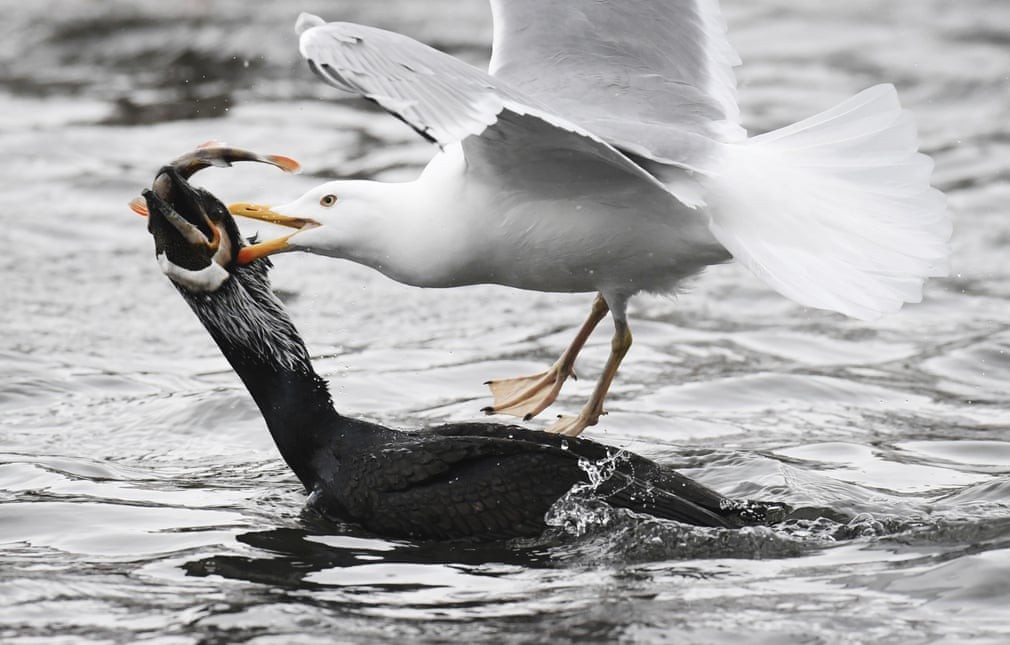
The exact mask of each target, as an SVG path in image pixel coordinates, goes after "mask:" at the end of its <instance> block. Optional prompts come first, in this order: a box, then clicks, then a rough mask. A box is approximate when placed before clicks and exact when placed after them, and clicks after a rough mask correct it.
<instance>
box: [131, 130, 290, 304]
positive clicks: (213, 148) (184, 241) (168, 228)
mask: <svg viewBox="0 0 1010 645" xmlns="http://www.w3.org/2000/svg"><path fill="white" fill-rule="evenodd" d="M234 161H258V162H262V163H269V164H271V165H274V166H277V167H279V168H281V169H282V170H285V171H286V172H297V171H298V164H297V163H296V162H295V161H293V160H291V159H288V158H287V157H279V156H275V155H259V154H256V153H252V152H248V151H245V150H240V149H237V148H228V147H226V146H222V145H220V144H215V143H211V144H206V145H204V146H201V147H199V148H197V149H196V150H194V151H193V152H190V153H187V154H185V155H183V156H182V157H179V158H178V159H176V160H175V161H173V162H172V163H171V164H169V165H167V166H165V167H164V168H162V169H161V170H160V171H158V175H157V177H155V179H154V183H153V184H152V186H151V189H150V190H145V191H144V192H143V200H139V199H138V200H134V201H133V202H131V207H132V208H133V210H134V211H136V212H137V213H139V214H141V215H147V216H148V217H149V219H148V227H147V228H148V231H150V233H151V235H152V236H153V237H154V250H155V255H156V256H157V258H158V263H159V265H160V266H161V269H162V271H164V273H165V275H167V276H168V277H169V278H170V279H171V280H172V281H173V282H175V283H176V284H177V285H179V286H180V287H183V288H185V289H186V290H188V291H191V292H204V293H207V292H211V291H216V290H217V289H218V288H219V287H220V286H221V285H222V284H224V282H225V280H227V279H228V277H229V275H231V271H232V270H233V269H234V268H235V267H236V266H237V265H236V259H237V256H238V252H239V250H240V249H241V248H242V247H243V246H244V245H245V242H244V241H243V239H242V237H241V235H240V234H239V230H238V226H236V224H235V220H234V219H232V216H231V213H229V212H228V209H227V207H225V205H224V204H222V203H221V202H220V201H219V200H218V199H217V198H216V197H214V195H212V194H210V193H209V192H207V191H206V190H204V189H202V188H197V187H195V186H192V185H191V184H190V183H189V181H188V179H189V177H190V176H191V175H193V173H195V172H197V171H198V170H200V169H202V168H207V167H209V166H230V165H231V163H232V162H234Z"/></svg>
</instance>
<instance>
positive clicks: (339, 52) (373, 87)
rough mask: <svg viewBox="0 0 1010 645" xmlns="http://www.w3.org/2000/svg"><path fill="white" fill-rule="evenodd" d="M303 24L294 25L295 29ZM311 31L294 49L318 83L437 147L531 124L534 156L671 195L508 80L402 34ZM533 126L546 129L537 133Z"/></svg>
mask: <svg viewBox="0 0 1010 645" xmlns="http://www.w3.org/2000/svg"><path fill="white" fill-rule="evenodd" d="M303 22H304V19H300V21H299V24H302V23H303ZM312 24H313V25H316V26H312V27H309V28H307V29H305V30H304V31H303V32H302V33H301V37H300V40H299V48H300V51H301V53H302V56H304V57H305V58H306V60H307V61H308V63H309V66H310V67H311V68H312V69H313V70H314V71H315V72H316V73H317V74H318V75H319V76H320V77H321V78H323V80H325V81H326V82H328V83H329V84H331V85H333V86H334V87H336V88H338V89H340V90H343V91H346V92H351V93H354V94H357V95H360V96H362V97H364V98H366V99H368V100H371V101H374V102H375V103H377V104H378V105H380V106H381V107H382V108H384V109H385V110H386V111H388V112H390V113H391V114H393V115H394V116H396V117H397V118H399V119H400V120H402V121H404V122H405V123H407V124H408V125H410V126H411V127H412V128H413V129H414V130H416V131H417V132H418V133H419V134H421V136H423V137H425V138H427V139H429V140H430V141H433V142H435V143H438V144H439V145H440V146H442V147H445V146H448V145H451V144H454V143H457V142H460V141H462V140H464V139H467V138H468V137H471V136H474V135H477V136H480V135H482V134H484V133H485V131H486V130H487V129H488V127H489V126H492V125H496V126H498V135H501V134H502V132H501V130H502V129H503V128H514V131H513V132H512V134H514V135H515V136H514V137H509V136H504V137H502V136H497V137H494V138H493V139H492V141H497V142H501V141H507V140H508V139H510V138H511V139H514V140H521V139H523V138H524V137H523V135H524V134H525V132H524V130H525V129H526V128H527V127H529V126H530V124H531V123H535V124H536V125H537V127H538V128H539V130H540V136H541V137H543V138H542V139H541V140H540V142H539V145H538V149H539V150H541V151H542V150H543V149H545V148H549V149H551V150H555V151H559V150H560V151H568V152H570V153H572V154H574V155H577V156H581V157H589V158H591V159H594V160H595V161H597V162H602V163H605V164H608V165H609V166H610V167H611V168H613V169H614V170H616V171H619V172H621V173H624V174H625V175H629V176H632V177H634V178H636V179H637V180H639V181H641V182H644V183H646V184H649V185H651V186H652V187H653V188H658V189H660V190H662V191H663V192H664V193H665V194H667V195H669V194H671V193H670V191H669V189H668V188H667V187H666V186H665V185H664V184H662V183H661V182H660V181H659V180H657V179H656V178H655V177H654V176H652V175H651V174H649V173H648V172H646V171H645V170H644V169H643V168H642V167H641V166H639V165H637V164H636V163H635V162H633V161H632V160H631V159H629V158H628V157H627V156H626V155H625V154H623V153H622V152H620V151H619V150H617V149H616V148H615V147H614V146H612V145H610V144H609V143H607V142H606V141H605V140H604V139H602V138H601V137H599V136H597V135H596V134H594V133H592V132H590V131H588V130H586V129H584V128H582V127H581V126H579V125H577V124H575V123H573V122H571V121H569V120H567V119H565V118H562V117H560V116H558V115H557V114H555V113H553V112H552V111H551V110H549V109H547V108H546V107H544V105H542V103H541V102H540V101H538V100H536V99H533V98H530V97H529V96H527V95H526V94H525V93H523V92H522V91H521V90H518V89H516V88H514V87H512V86H511V85H510V84H509V82H508V81H505V80H502V79H497V78H494V77H492V76H490V75H489V74H487V73H486V72H484V71H482V70H479V69H477V68H475V67H473V66H471V65H468V64H466V63H464V62H462V61H460V60H458V59H456V58H454V57H452V56H449V55H448V54H444V53H442V52H440V51H437V50H435V49H432V48H431V47H428V46H427V45H424V44H422V43H419V42H417V41H415V40H413V39H411V38H408V37H407V36H404V35H402V34H397V33H393V32H389V31H385V30H382V29H377V28H374V27H367V26H364V25H357V24H353V23H340V22H334V23H324V24H319V23H317V22H315V21H312ZM503 113H510V114H512V115H513V116H515V117H521V118H509V119H506V120H505V122H506V123H507V125H506V124H504V123H502V119H501V118H500V117H501V116H502V114H503ZM540 123H544V124H547V126H548V127H547V128H546V129H544V128H540V126H539V124H540ZM506 134H508V133H506ZM528 138H529V137H525V139H526V140H528ZM485 143H489V142H485ZM465 150H466V154H467V160H468V161H474V162H478V163H479V162H482V161H484V162H487V163H486V165H502V164H514V165H521V164H523V163H524V162H526V161H530V162H532V161H535V159H530V156H532V155H534V154H535V153H534V152H529V151H524V150H523V149H521V147H519V146H514V145H512V146H510V145H508V144H501V145H477V146H467V147H465ZM481 155H483V156H484V157H482V158H480V156H481ZM524 155H525V157H524ZM475 156H476V157H478V158H474V157H475Z"/></svg>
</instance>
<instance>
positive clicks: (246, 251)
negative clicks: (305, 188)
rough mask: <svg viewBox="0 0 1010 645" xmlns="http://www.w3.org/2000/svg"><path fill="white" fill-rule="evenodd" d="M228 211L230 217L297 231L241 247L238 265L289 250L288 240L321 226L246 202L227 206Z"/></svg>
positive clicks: (307, 219)
mask: <svg viewBox="0 0 1010 645" xmlns="http://www.w3.org/2000/svg"><path fill="white" fill-rule="evenodd" d="M228 211H229V212H230V213H231V214H232V215H237V216H239V217H247V218H249V219H258V220H260V221H261V222H269V223H271V224H277V225H279V226H287V227H288V228H296V229H298V230H297V231H295V232H294V233H291V234H289V235H284V236H282V237H278V238H274V239H272V240H267V241H266V242H259V243H257V244H251V245H249V246H245V247H242V249H241V250H240V251H239V252H238V260H237V261H238V263H239V264H249V263H250V262H253V261H255V260H258V259H260V258H263V257H266V256H268V255H273V254H274V253H281V252H283V251H287V250H289V248H290V245H289V244H288V240H289V239H291V238H292V237H294V236H295V235H297V234H298V233H301V232H302V231H306V230H308V229H310V228H315V227H317V226H321V224H320V223H319V222H317V221H316V220H314V219H309V218H303V217H290V216H288V215H281V214H280V213H275V212H274V211H273V210H271V209H270V207H269V206H263V205H261V204H250V203H247V202H239V203H236V204H229V205H228Z"/></svg>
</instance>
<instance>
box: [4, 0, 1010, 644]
mask: <svg viewBox="0 0 1010 645" xmlns="http://www.w3.org/2000/svg"><path fill="white" fill-rule="evenodd" d="M723 5H724V12H725V14H726V17H727V20H728V22H729V25H730V28H731V40H732V42H733V44H734V45H735V46H736V48H737V49H738V51H739V52H740V54H741V55H742V57H743V58H744V61H745V65H744V67H742V68H741V69H740V70H739V78H740V82H741V89H740V103H741V106H742V111H743V114H744V119H745V124H746V125H747V127H748V128H749V129H750V130H751V131H752V132H759V131H763V130H766V129H770V128H773V127H777V126H780V125H783V124H786V123H788V122H791V121H794V120H797V119H799V118H802V117H804V116H807V115H809V114H812V113H814V112H816V111H819V110H821V109H824V108H827V107H829V106H831V105H833V104H834V103H836V102H838V101H841V100H842V99H844V98H846V97H848V96H849V95H851V94H854V93H855V92H857V91H859V90H861V89H863V88H864V87H867V86H870V85H873V84H876V83H880V82H887V81H891V82H894V83H895V84H896V85H897V87H898V89H899V92H900V94H901V97H902V100H903V102H904V104H905V105H906V106H907V107H909V108H910V109H912V110H914V111H915V113H916V115H917V117H918V123H919V127H920V131H921V136H922V142H923V147H924V149H925V151H927V152H928V153H929V154H931V155H933V156H934V158H935V159H936V164H937V165H936V172H935V175H934V177H935V183H936V185H937V186H939V187H940V188H942V189H943V190H945V191H946V192H947V194H948V195H949V203H950V208H951V212H952V214H953V218H954V221H955V226H956V232H955V235H954V239H953V251H954V256H953V266H954V272H953V274H952V275H951V276H950V277H949V278H946V279H941V280H935V281H933V282H931V283H930V284H929V287H928V289H927V295H926V299H925V301H924V302H923V303H922V304H921V305H912V306H908V307H906V308H905V309H904V310H903V311H902V312H901V313H899V314H897V315H893V316H890V317H887V318H885V319H883V320H880V321H878V322H872V323H864V322H858V321H853V320H847V319H843V318H842V317H840V316H837V315H833V314H828V313H824V312H819V311H813V310H807V309H803V308H801V307H799V306H797V305H794V304H792V303H791V302H789V301H787V300H785V299H784V298H782V297H780V296H778V295H776V294H775V293H773V292H771V291H770V290H769V289H767V288H765V287H764V286H762V285H761V284H760V283H759V282H758V281H757V280H756V279H754V278H753V277H751V276H749V275H748V274H747V273H746V272H745V271H744V270H743V269H742V268H740V267H738V266H734V265H727V266H721V267H716V268H713V269H711V270H710V271H708V272H707V273H706V274H705V275H703V276H702V277H700V278H699V279H697V280H696V281H695V282H694V283H693V284H692V285H691V288H690V289H689V290H687V291H686V292H685V293H684V294H682V295H680V296H679V297H677V298H655V297H648V298H640V299H638V300H636V301H635V302H634V303H633V306H632V310H631V317H632V318H631V320H632V327H633V330H634V332H635V340H636V344H635V346H634V347H633V348H632V350H631V352H630V354H629V356H628V359H627V362H626V364H625V366H624V368H623V369H622V371H621V373H620V376H619V378H618V381H617V383H616V385H615V388H614V391H613V397H612V399H611V401H610V405H609V411H610V414H609V416H607V417H605V418H604V419H603V420H602V422H601V423H600V425H599V426H597V427H596V428H593V429H591V430H590V431H589V432H588V433H587V434H588V436H590V437H592V438H594V439H597V440H600V441H604V442H607V443H609V444H613V445H616V446H621V447H625V448H627V449H630V450H634V451H636V452H639V453H641V454H644V455H647V456H650V457H652V458H654V459H657V460H659V461H662V462H664V463H667V464H671V465H674V466H676V467H679V468H681V469H682V470H683V471H684V472H685V473H687V474H689V475H691V476H693V477H696V478H697V479H699V480H701V481H702V482H704V483H706V484H708V485H710V486H712V487H714V488H716V489H718V490H720V491H722V492H723V493H726V494H728V495H731V496H739V497H751V498H761V499H769V500H781V501H785V502H788V503H790V504H794V505H797V506H809V507H813V508H824V509H832V510H831V512H829V513H826V514H825V515H824V516H823V517H818V515H819V514H817V513H814V514H812V515H811V516H810V517H809V518H806V519H797V520H794V521H792V522H790V523H788V524H786V525H783V526H778V527H774V528H761V529H751V530H743V531H739V532H732V531H722V530H712V529H698V528H690V527H685V526H681V525H678V524H675V523H671V522H661V521H655V520H649V519H644V518H640V517H633V516H630V515H628V514H622V513H616V512H613V511H609V510H607V509H605V508H600V507H598V506H597V505H595V504H594V503H593V502H592V501H591V500H585V499H582V500H580V499H573V500H568V501H566V502H565V503H563V504H560V505H559V506H558V507H556V508H555V509H554V511H553V513H552V517H551V521H552V523H554V524H555V527H554V528H552V529H550V530H549V531H548V533H547V534H546V535H545V536H544V537H543V538H541V539H538V540H531V541H524V542H514V543H501V544H491V545H480V546H477V545H459V544H457V545H451V544H450V545H439V544H419V543H411V542H408V541H395V540H386V539H381V538H377V537H375V536H372V535H368V534H367V533H365V532H363V531H361V530H360V529H358V528H356V527H354V526H349V525H348V526H345V525H334V524H327V523H324V522H321V521H319V520H317V519H315V518H313V517H311V516H309V515H307V514H304V513H303V512H302V507H303V503H304V495H303V493H302V491H300V490H299V487H298V484H297V482H296V481H295V479H294V477H293V476H292V475H291V473H290V472H289V471H288V470H287V469H286V467H285V466H284V464H283V463H282V462H281V461H280V459H279V457H278V455H277V453H276V451H275V449H274V447H273V445H272V443H271V441H270V438H269V436H268V435H267V432H266V429H265V427H264V424H263V422H262V420H261V419H260V418H259V416H258V413H257V411H256V409H255V407H254V405H253V403H252V401H251V400H250V398H249V396H248V395H247V393H246V392H245V390H244V389H243V388H242V386H241V384H240V382H239V381H238V379H237V378H236V377H235V375H234V374H233V373H232V372H231V371H230V370H229V368H228V366H227V364H226V363H225V361H224V359H223V358H221V356H220V355H219V354H218V352H217V350H216V348H215V347H214V346H213V344H212V343H211V341H210V339H209V337H208V335H207V334H206V332H205V331H204V330H203V329H202V327H200V325H199V324H198V322H197V321H196V319H195V318H194V317H193V316H192V314H191V313H190V311H189V310H188V308H187V307H186V305H185V304H184V303H183V301H182V300H181V299H180V298H179V297H178V295H177V294H176V293H175V291H174V290H173V288H172V287H171V286H170V285H169V283H168V282H167V280H166V279H165V278H164V277H163V276H162V275H161V274H160V272H159V270H158V268H157V266H156V264H155V262H154V258H153V248H152V243H151V240H150V239H149V236H148V234H147V233H146V230H145V223H144V221H143V220H141V219H139V218H138V217H136V216H135V215H133V214H132V213H131V212H130V211H129V210H128V209H127V207H126V203H127V202H128V201H129V200H130V199H131V198H132V197H134V196H135V195H137V194H139V191H140V190H141V188H143V187H144V186H146V185H148V184H149V182H150V180H151V179H152V177H153V175H154V172H155V171H156V170H157V168H158V167H159V166H160V165H161V164H162V163H164V162H166V161H168V160H170V159H172V158H173V157H175V156H176V155H178V154H180V153H182V152H184V151H186V150H188V149H190V148H192V147H193V146H194V145H196V144H199V143H201V142H204V141H207V140H210V139H217V140H222V141H226V142H228V143H230V144H233V145H237V146H242V147H245V148H251V149H254V150H257V151H262V152H273V153H280V154H287V155H290V156H293V157H295V158H297V159H299V160H300V161H301V162H302V163H303V165H304V167H305V169H306V172H305V174H303V175H301V176H298V177H289V176H285V175H282V174H280V173H278V172H277V171H276V170H274V169H271V168H267V167H258V166H254V165H243V166H237V167H235V168H232V169H213V170H209V171H207V172H206V173H204V174H202V175H201V176H200V180H201V181H202V182H203V183H204V185H206V186H207V187H209V188H210V189H211V190H213V191H214V192H215V193H216V194H218V195H219V196H220V197H221V198H222V199H223V200H225V201H237V200H243V201H246V200H248V201H260V202H266V203H278V202H281V201H287V200H289V199H291V198H293V197H294V196H296V195H298V194H300V193H301V191H302V190H304V189H306V188H308V187H310V186H312V185H314V184H315V183H318V182H319V181H321V179H322V178H324V177H332V176H358V177H378V178H388V179H403V178H409V177H411V176H412V175H413V174H415V173H416V172H417V170H418V168H419V167H420V166H421V165H422V164H423V163H424V162H425V161H426V159H427V158H429V157H430V155H431V154H432V152H433V151H432V148H431V147H430V146H429V145H428V144H426V143H425V142H424V141H422V140H419V138H418V137H416V136H415V135H414V133H413V132H412V131H410V130H409V129H408V128H406V127H405V126H403V125H402V124H400V123H398V122H397V121H395V120H394V119H392V118H390V117H388V116H387V115H385V114H383V113H380V112H376V111H374V110H373V109H370V108H369V107H368V106H366V105H364V104H361V103H358V102H353V101H334V100H333V99H334V97H335V95H334V93H333V91H332V90H331V89H330V88H328V87H326V86H324V85H323V84H322V83H320V82H318V81H317V80H316V79H315V78H314V77H312V75H311V74H310V73H309V71H308V70H307V69H306V68H305V66H304V64H303V63H302V62H301V61H300V59H299V58H298V55H297V50H296V44H295V37H294V34H293V31H292V25H293V23H294V19H295V17H296V16H297V14H298V12H299V11H302V10H308V11H312V12H315V13H319V14H321V15H323V16H324V17H326V18H327V19H331V20H337V19H340V20H353V21H359V22H368V23H371V24H375V25H378V26H382V27H386V28H390V29H395V30H398V31H402V32H405V33H407V34H410V35H412V36H414V37H416V38H419V39H421V40H424V41H426V42H429V43H432V44H434V45H435V46H438V47H440V48H442V49H444V50H447V51H449V52H451V53H453V54H455V55H457V56H460V57H462V58H464V59H465V60H467V61H469V62H472V63H474V64H477V65H483V64H485V63H486V60H487V57H488V54H489V47H488V44H489V42H490V37H491V25H490V12H489V10H488V8H487V6H486V3H485V2H484V0H437V1H433V0H426V1H425V2H410V1H408V0H371V1H366V0H358V1H352V0H333V1H328V2H327V1H323V0H302V1H301V2H265V1H261V2H250V1H240V0H211V1H206V2H196V1H189V0H186V1H179V2H154V1H152V0H105V1H103V2H97V1H92V2H85V1H71V0H32V1H30V2H26V1H24V0H17V1H14V0H0V12H2V13H0V15H2V16H3V18H2V20H0V158H2V166H0V223H2V226H0V250H2V253H0V271H2V273H0V290H2V292H0V295H2V298H0V302H2V308H3V309H2V313H0V321H2V326H0V332H2V340H0V641H2V642H5V643H37V642H46V643H51V642H56V643H61V642H65V643H132V642H158V643H194V642H204V643H215V642H254V643H309V642H374V641H390V640H394V639H398V640H404V641H405V642H471V641H487V642H565V641H621V642H664V641H666V642H677V643H719V642H727V643H740V642H747V643H790V642H797V643H862V642H872V643H936V642H940V643H959V642H965V641H968V640H972V642H980V643H987V642H989V643H1004V642H1010V409H1008V407H1010V205H1008V202H1010V3H1007V2H1005V1H1004V0H963V1H961V2H949V1H940V0H888V1H884V0H848V1H846V2H840V3H826V2H817V3H813V2H810V3H797V2H789V1H787V0H724V2H723ZM253 231H254V229H253V228H251V227H250V228H249V232H250V233H251V232H253ZM263 233H264V234H266V235H272V234H275V233H276V231H269V230H265V231H263ZM276 265H277V266H276V270H275V271H274V273H273V277H274V283H275V285H276V287H277V288H278V289H279V291H280V293H281V294H282V296H283V298H284V300H285V301H286V303H287V305H288V307H289V308H290V310H291V313H292V316H293V317H294V319H295V321H296V323H297V324H298V326H299V328H300V329H301V331H302V333H303V336H304V337H305V339H306V342H307V344H308V345H309V348H310V350H311V352H312V353H313V356H314V358H315V361H316V364H317V366H318V369H319V370H320V372H321V373H322V374H323V375H324V376H325V377H326V378H328V379H329V380H330V381H331V383H332V387H333V393H334V398H335V400H336V402H337V406H338V409H340V410H341V411H342V412H345V413H348V414H354V415H357V416H362V417H366V418H369V419H372V420H376V421H380V422H382V423H386V424H389V425H392V426H396V427H405V428H408V427H410V428H413V427H419V426H422V425H425V424H431V423H437V422H443V421H459V420H467V419H477V418H481V416H480V414H479V409H480V408H481V407H482V406H484V405H486V404H487V403H488V396H487V393H486V391H485V390H484V388H483V387H482V385H481V383H482V382H483V381H484V380H486V379H488V378H493V377H502V376H511V375H516V374H523V373H531V372H533V371H538V370H540V369H542V368H543V367H544V366H545V365H547V364H549V363H550V361H552V360H554V358H555V357H556V355H557V354H558V353H559V352H560V351H561V350H562V349H563V347H564V346H565V344H566V342H567V341H568V340H569V339H570V337H571V335H572V334H573V333H574V329H575V327H576V326H577V325H578V323H579V322H580V321H581V320H582V318H583V317H584V315H585V313H586V311H587V309H588V306H589V303H590V300H591V297H590V296H589V295H586V294H583V295H571V296H568V295H565V296H560V295H551V294H537V293H525V292H518V291H510V290H507V289H504V288H497V287H473V288H466V289H457V290H451V291H424V290H419V289H413V288H409V287H405V286H402V285H399V284H396V283H393V282H391V281H389V280H387V279H386V278H383V277H382V276H380V275H378V274H376V273H373V272H371V271H369V270H366V269H363V268H360V267H357V266H354V265H352V264H350V263H344V262H337V261H333V260H326V259H320V258H314V257H309V256H294V255H288V256H282V257H279V258H277V260H276ZM607 336H608V334H607V333H606V332H602V331H601V332H600V333H598V334H597V336H596V337H594V339H593V341H592V342H591V343H590V345H589V346H588V348H587V351H586V352H585V353H584V356H583V358H582V360H581V362H580V363H579V366H578V367H579V371H580V374H581V375H582V376H583V379H582V380H580V381H579V382H578V383H573V384H570V386H569V387H568V388H567V389H566V391H565V394H564V396H563V397H562V399H561V400H560V401H559V402H558V404H557V406H556V408H557V409H558V410H564V411H574V410H575V409H576V408H577V406H578V405H580V404H581V402H582V401H583V400H584V398H585V397H586V396H587V395H588V392H589V389H590V388H591V385H592V382H593V381H594V380H595V377H596V375H597V374H598V373H599V371H600V369H601V368H602V365H603V361H604V360H605V356H606V351H607V349H608V337H607ZM544 423H545V422H544V421H539V420H538V421H533V422H531V423H530V424H529V425H530V426H531V427H542V425H543V424H544Z"/></svg>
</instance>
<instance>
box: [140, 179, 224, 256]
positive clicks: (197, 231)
mask: <svg viewBox="0 0 1010 645" xmlns="http://www.w3.org/2000/svg"><path fill="white" fill-rule="evenodd" d="M144 199H145V200H146V202H147V209H146V210H147V211H148V212H149V218H148V225H147V228H148V230H149V231H150V232H151V235H152V236H153V237H154V246H155V254H156V255H159V256H160V255H165V256H166V257H167V258H168V260H169V261H170V262H171V263H172V264H174V265H176V266H179V267H182V268H184V269H187V270H190V271H199V270H201V269H203V268H205V267H207V266H208V265H210V264H211V263H212V262H214V261H218V262H219V263H222V264H223V263H226V262H227V258H222V257H219V255H220V253H219V251H222V248H221V240H222V232H221V229H220V227H219V226H218V224H216V223H215V222H214V221H213V220H212V219H211V218H210V217H208V215H207V213H206V211H205V210H204V208H202V206H203V205H202V204H198V203H194V202H190V203H188V204H186V206H188V207H189V208H185V209H183V212H182V213H180V212H179V211H178V210H177V206H178V204H172V203H170V202H169V201H167V200H165V199H164V198H162V197H161V195H159V194H157V193H156V192H154V191H152V190H145V191H144ZM227 246H228V247H229V248H230V247H231V245H227ZM227 254H228V253H227V252H226V253H225V255H227ZM222 260H223V261H224V262H221V261H222Z"/></svg>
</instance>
